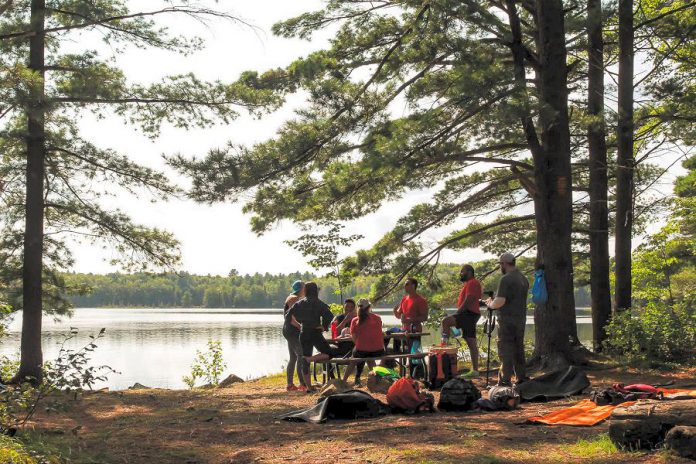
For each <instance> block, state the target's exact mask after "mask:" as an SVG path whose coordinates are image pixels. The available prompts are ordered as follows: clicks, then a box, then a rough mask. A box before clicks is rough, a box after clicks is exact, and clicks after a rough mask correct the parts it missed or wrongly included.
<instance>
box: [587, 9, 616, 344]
mask: <svg viewBox="0 0 696 464" xmlns="http://www.w3.org/2000/svg"><path fill="white" fill-rule="evenodd" d="M587 35H588V49H587V55H588V58H589V68H588V76H587V81H588V82H587V112H588V114H589V115H590V116H591V117H592V118H593V121H592V122H591V123H590V125H589V127H588V129H587V141H588V146H589V158H590V159H589V162H590V294H591V298H592V344H593V347H594V350H595V351H601V350H602V342H603V341H604V339H605V338H606V325H607V324H608V323H609V319H610V318H611V285H610V281H609V208H608V205H607V192H608V190H609V187H608V181H607V144H606V123H605V121H604V40H603V38H602V2H601V0H588V2H587Z"/></svg>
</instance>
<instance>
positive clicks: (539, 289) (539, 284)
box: [532, 269, 549, 305]
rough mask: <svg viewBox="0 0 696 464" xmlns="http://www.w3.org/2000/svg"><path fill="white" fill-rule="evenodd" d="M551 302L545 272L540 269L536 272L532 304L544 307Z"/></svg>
mask: <svg viewBox="0 0 696 464" xmlns="http://www.w3.org/2000/svg"><path fill="white" fill-rule="evenodd" d="M548 300H549V294H548V292H547V291H546V279H544V270H543V269H539V270H537V271H535V272H534V285H532V303H534V304H538V305H542V304H545V303H546V302H547V301H548Z"/></svg>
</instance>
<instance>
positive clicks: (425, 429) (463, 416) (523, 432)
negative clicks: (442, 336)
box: [34, 369, 696, 464]
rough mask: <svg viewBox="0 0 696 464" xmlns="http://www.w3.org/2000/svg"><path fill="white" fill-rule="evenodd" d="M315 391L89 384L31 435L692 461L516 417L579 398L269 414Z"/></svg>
mask: <svg viewBox="0 0 696 464" xmlns="http://www.w3.org/2000/svg"><path fill="white" fill-rule="evenodd" d="M588 376H589V377H590V379H591V381H592V386H593V387H598V386H602V385H610V384H611V383H613V382H617V381H621V382H625V383H632V382H637V381H640V382H647V383H659V382H666V381H668V380H674V381H675V385H676V386H682V385H684V386H686V385H693V384H694V383H695V382H696V369H689V370H684V371H681V372H676V373H675V372H672V373H669V372H655V371H651V372H647V373H646V372H643V373H640V372H637V371H631V370H629V371H626V370H621V371H619V370H618V369H605V370H595V371H588ZM483 383H484V382H483V381H480V385H479V386H481V387H482V386H483ZM375 396H376V397H378V398H379V399H381V400H383V401H386V400H385V398H384V396H383V395H375ZM436 396H437V394H436ZM317 398H318V396H317V395H308V394H306V393H286V392H285V388H284V376H280V375H278V376H272V377H268V378H264V379H259V380H257V381H251V382H246V383H242V384H236V385H234V386H232V387H230V388H224V389H216V390H196V391H171V390H138V391H119V392H108V393H90V394H87V395H85V396H84V398H83V399H82V400H80V401H78V402H75V403H72V404H70V405H69V407H68V408H67V409H66V410H65V411H63V412H60V413H51V414H49V415H46V414H45V413H43V414H41V415H39V417H38V418H37V419H38V420H37V423H36V425H35V432H34V436H35V438H36V439H40V440H44V441H45V442H46V443H49V444H52V445H51V446H55V449H58V450H59V452H60V454H61V455H62V457H63V458H64V459H65V460H67V461H69V462H77V463H86V462H90V463H177V464H181V463H183V464H199V463H200V464H202V463H245V462H249V463H272V462H298V463H318V462H337V463H338V462H350V463H357V462H360V463H362V462H366V463H397V462H409V463H450V462H451V463H455V462H456V463H507V462H512V463H517V462H519V463H535V464H537V463H547V462H548V463H557V462H565V463H570V462H583V463H603V462H625V463H657V462H670V463H671V462H693V461H686V460H684V461H680V460H679V459H678V458H676V457H673V456H670V455H668V454H666V453H665V452H659V451H658V452H651V453H645V452H641V453H628V452H621V451H617V450H616V449H614V448H613V446H612V445H611V443H610V442H609V441H608V439H607V438H606V435H605V434H606V431H607V424H606V422H605V423H602V424H599V425H597V426H594V427H568V426H542V425H527V424H525V423H524V421H525V418H527V417H530V416H535V415H540V414H545V413H547V412H550V411H552V410H553V409H556V408H558V407H559V406H563V405H570V404H574V403H575V402H577V401H578V400H579V399H580V397H574V398H571V399H567V400H562V401H554V402H548V403H524V404H523V405H522V406H521V408H520V409H519V410H517V411H514V412H496V413H490V412H489V413H434V414H427V413H426V414H421V415H414V416H402V415H388V416H384V417H381V418H379V419H374V420H361V421H339V422H336V421H334V422H328V423H326V424H323V425H314V424H304V423H290V422H285V421H279V420H277V419H276V416H277V415H279V414H281V413H284V412H287V411H291V410H294V409H299V408H303V407H307V406H310V405H312V404H314V403H315V402H316V400H317Z"/></svg>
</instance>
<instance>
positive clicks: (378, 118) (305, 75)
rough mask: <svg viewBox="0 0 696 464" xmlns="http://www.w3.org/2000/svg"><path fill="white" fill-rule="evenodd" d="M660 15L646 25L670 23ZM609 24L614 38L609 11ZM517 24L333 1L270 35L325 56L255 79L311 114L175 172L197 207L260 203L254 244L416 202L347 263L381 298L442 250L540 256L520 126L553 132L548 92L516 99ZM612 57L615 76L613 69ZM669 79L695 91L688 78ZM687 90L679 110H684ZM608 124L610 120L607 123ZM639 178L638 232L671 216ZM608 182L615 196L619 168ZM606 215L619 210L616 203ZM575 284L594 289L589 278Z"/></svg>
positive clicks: (579, 25)
mask: <svg viewBox="0 0 696 464" xmlns="http://www.w3.org/2000/svg"><path fill="white" fill-rule="evenodd" d="M684 1H687V0H684ZM656 3H659V5H654V6H653V7H651V9H649V10H650V11H649V12H647V13H646V15H647V17H646V19H647V18H652V19H654V18H655V17H658V16H659V15H660V14H661V13H662V12H663V11H664V9H665V8H666V9H669V8H672V7H671V6H670V5H667V4H666V2H656ZM516 5H519V6H518V7H517V9H518V10H519V15H520V19H521V25H522V31H521V32H522V42H523V44H524V54H525V56H526V58H525V60H524V61H525V63H524V66H525V71H526V73H527V74H532V73H535V72H536V73H538V72H539V69H540V68H539V67H538V63H537V62H536V58H535V57H538V56H539V50H538V49H537V44H538V43H540V42H539V40H538V27H537V24H536V19H535V18H534V15H533V14H532V13H531V12H530V11H529V8H528V6H527V7H524V6H522V5H520V4H516ZM606 11H607V13H608V14H607V22H608V23H611V21H613V20H614V19H615V11H614V9H613V6H612V5H607V7H606ZM641 14H643V12H641ZM507 18H508V11H507V7H506V6H505V5H504V4H503V3H490V2H480V1H466V2H451V1H435V2H385V3H380V4H372V3H365V2H351V1H340V0H337V1H330V2H327V4H326V5H325V7H324V8H322V9H321V10H318V11H312V12H306V13H304V14H301V15H298V16H296V17H294V18H289V19H286V20H284V21H281V22H279V23H278V24H276V25H275V26H274V27H273V31H274V33H275V34H277V35H279V36H281V37H287V38H301V39H308V38H311V37H312V36H313V35H314V34H316V33H318V32H320V31H326V30H330V31H332V32H333V38H332V40H331V41H330V42H329V46H328V47H327V48H326V49H324V50H320V51H316V52H313V53H310V54H309V55H307V56H305V57H302V58H298V59H297V60H295V61H294V62H292V63H291V64H290V65H288V66H287V67H285V68H281V69H272V70H269V71H266V72H263V73H259V72H250V73H248V75H247V78H253V81H254V82H255V83H256V85H259V86H262V87H263V88H266V89H274V90H275V91H276V92H277V94H278V95H282V96H283V97H285V96H286V95H287V94H289V93H300V92H303V93H304V94H306V95H307V96H308V98H307V103H306V105H305V106H304V107H303V108H302V110H301V111H298V112H297V114H296V117H295V118H293V119H291V120H288V121H286V122H285V124H284V125H283V126H282V127H281V128H280V129H279V130H278V131H277V133H276V134H275V136H274V137H273V138H270V139H268V140H266V141H264V142H261V143H258V144H255V145H253V146H249V147H238V146H233V145H230V146H229V147H227V148H226V149H224V150H214V151H212V152H210V153H209V154H208V155H207V156H206V157H204V158H202V159H193V160H191V159H183V158H181V157H179V158H176V159H173V160H171V164H172V165H173V166H174V167H175V168H177V169H178V170H179V171H181V172H183V173H185V174H187V175H189V176H190V177H191V178H192V180H193V187H192V189H191V191H190V194H191V196H193V197H194V198H196V199H198V200H200V201H205V202H211V201H235V200H236V199H237V198H242V197H245V196H244V195H242V193H244V192H249V191H251V192H252V193H253V195H254V198H253V200H252V201H251V202H249V203H247V204H246V205H245V207H244V210H245V212H248V213H252V214H253V217H252V219H251V223H252V227H253V229H254V230H255V231H257V232H259V233H263V232H265V231H267V230H269V229H270V228H271V227H273V226H274V225H275V224H277V223H278V221H281V220H283V219H286V220H290V221H292V222H293V223H296V224H297V223H299V224H307V225H309V226H312V225H313V224H315V223H316V222H320V221H350V220H354V221H358V220H363V218H365V216H366V215H368V214H369V213H373V212H376V211H378V210H380V208H384V207H385V205H388V204H389V203H390V202H393V201H395V200H399V199H403V198H405V197H406V196H407V195H412V197H414V196H416V195H417V196H418V197H419V198H422V200H419V201H418V202H417V203H416V204H413V205H411V208H410V211H408V212H407V213H406V214H405V215H403V217H401V218H400V219H398V220H397V221H396V223H395V224H393V226H392V229H391V230H389V231H388V232H387V233H385V234H384V236H383V237H382V238H381V239H380V240H378V241H377V242H376V243H374V244H373V245H372V246H371V247H370V248H368V249H366V250H360V251H358V252H357V253H356V254H355V256H353V257H350V258H347V259H345V260H344V261H343V266H342V267H343V270H344V272H345V273H347V274H348V275H375V276H379V280H378V281H377V282H376V284H375V288H374V291H373V294H374V295H378V296H384V295H387V294H390V293H392V292H394V290H396V289H397V288H398V285H399V282H400V280H401V279H402V278H403V277H405V276H406V275H408V274H417V275H421V276H424V277H425V279H426V280H427V279H429V278H430V277H431V276H434V275H435V274H434V273H432V272H430V271H431V268H432V266H433V265H434V263H436V262H437V261H438V259H439V258H440V256H441V253H442V252H445V251H447V250H465V249H467V248H479V249H483V250H485V251H488V252H491V253H494V254H499V253H501V252H502V251H512V252H516V253H517V254H522V255H525V254H531V253H533V252H534V248H535V244H536V230H535V227H536V224H535V221H534V215H533V214H531V211H530V209H531V208H533V204H534V194H533V190H534V182H535V180H534V165H533V159H531V158H532V157H530V151H529V148H530V147H529V145H528V140H527V138H526V137H525V132H524V130H523V128H522V125H521V124H520V121H521V116H522V115H523V114H524V113H525V112H526V111H527V109H529V108H534V111H533V112H534V113H535V114H534V118H533V119H534V121H535V122H536V121H537V119H543V118H537V117H536V116H537V115H538V113H541V112H543V111H544V108H539V106H538V103H539V89H538V87H537V86H538V85H539V82H540V81H541V80H540V79H534V80H530V81H529V83H528V85H527V89H526V92H519V91H518V90H519V89H518V88H517V87H516V84H515V79H514V72H515V71H514V68H513V66H512V61H513V60H512V59H511V47H510V46H509V41H510V37H511V27H510V24H509V22H508V20H507ZM658 19H659V18H658ZM658 26H659V27H660V28H661V29H660V30H661V31H663V32H664V33H665V34H666V35H665V37H667V35H669V36H670V37H673V36H674V34H672V33H671V32H676V31H677V29H676V28H675V27H671V28H670V31H671V32H669V31H667V29H665V26H664V24H663V22H662V21H660V20H655V21H653V22H651V23H650V27H651V28H657V27H658ZM646 27H647V26H646ZM585 28H586V17H585V15H584V9H582V8H581V9H575V10H573V12H572V13H571V12H570V10H568V13H567V14H566V15H565V30H566V34H567V38H568V40H567V44H568V45H567V46H568V56H569V61H570V62H569V66H568V81H569V83H570V84H569V85H572V86H573V88H572V89H568V92H569V93H570V94H572V95H573V99H572V100H571V101H570V102H569V105H570V117H571V121H570V126H571V131H570V132H571V138H572V140H571V145H572V147H573V148H572V150H573V152H572V157H573V159H572V166H573V173H572V178H573V189H574V191H575V192H577V194H576V195H574V197H573V200H574V204H573V217H574V221H575V223H574V226H573V230H574V233H573V250H574V253H575V263H576V264H579V263H582V262H583V261H584V260H586V257H587V253H588V249H589V239H588V237H589V226H588V220H589V214H588V213H589V198H588V196H587V195H585V194H584V192H586V190H587V187H588V183H589V170H588V167H587V150H586V145H587V139H586V129H587V127H588V126H589V125H590V124H593V123H596V121H594V120H592V118H588V117H587V114H586V102H585V101H583V98H584V95H585V92H583V91H582V89H584V86H585V85H586V79H587V68H586V60H585V59H583V58H582V57H583V56H585V54H586V46H587V43H586V38H585ZM608 33H609V34H611V33H612V32H611V31H608ZM670 34H671V35H670ZM611 42H612V40H611V39H609V40H607V43H608V45H607V52H608V53H607V55H608V57H607V59H608V62H607V65H608V66H610V65H613V64H615V63H614V60H615V58H614V54H615V53H614V49H613V48H612V47H613V46H612V45H609V44H610V43H611ZM646 49H650V47H649V46H648V45H647V44H646ZM668 61H669V60H668ZM669 62H670V63H671V61H669ZM666 63H667V62H663V61H659V60H656V68H657V71H659V72H662V71H663V70H665V69H667V68H668V67H669V68H670V69H671V65H670V66H667V64H666ZM675 76H678V78H679V79H682V80H684V79H687V80H688V79H690V78H689V74H688V73H687V72H684V71H683V70H680V72H678V73H675ZM646 82H647V81H646ZM678 88H679V87H678V86H675V87H674V92H672V93H671V94H669V95H670V98H671V97H675V98H676V97H679V96H678V95H677V94H676V90H677V89H678ZM639 91H640V90H639ZM679 98H680V101H682V100H683V99H681V97H679ZM397 107H398V108H399V110H398V111H395V109H396V108H397ZM613 117H614V115H612V114H607V115H606V118H607V120H608V122H609V123H613V122H614V121H613ZM673 120H675V121H676V119H674V118H673ZM687 121H688V120H687ZM536 130H537V131H539V128H538V127H537V128H536ZM659 132H660V131H659V130H656V131H655V132H654V133H653V132H650V131H647V133H646V135H645V139H644V140H643V143H640V144H637V146H636V148H637V150H638V152H639V153H638V155H637V158H640V156H641V155H642V154H643V153H650V152H649V150H651V148H652V145H651V144H652V143H653V142H655V141H656V140H658V139H659V138H660V137H661V134H659ZM672 135H673V138H670V139H669V140H667V141H664V143H665V144H666V145H669V144H676V143H678V142H677V140H678V139H679V137H678V133H677V132H673V134H672ZM635 169H636V176H635V181H636V192H637V195H636V198H635V201H636V209H637V210H638V211H639V213H638V214H637V215H636V227H635V229H636V231H637V232H640V231H641V230H643V228H644V227H645V225H646V224H648V223H649V222H650V220H651V218H653V217H655V215H657V214H659V212H660V211H661V208H662V207H663V206H664V205H663V203H662V202H661V201H659V199H658V198H655V197H654V196H653V195H651V194H650V188H649V187H650V186H651V185H653V183H654V182H655V181H657V180H658V179H659V177H660V176H661V175H663V174H664V172H663V170H661V169H656V168H655V166H651V165H650V164H648V163H647V162H646V161H645V160H642V162H641V163H639V164H638V165H637V166H636V168H635ZM609 181H610V183H614V182H615V158H614V157H613V155H612V154H611V153H610V165H609ZM609 188H610V189H611V188H612V185H610V186H609ZM414 194H415V195H414ZM245 198H246V197H245ZM610 202H611V204H610V205H609V206H610V208H613V198H612V197H611V196H610ZM433 236H435V237H444V238H440V239H437V240H433V238H432V237H433ZM576 278H577V279H578V280H583V281H585V282H586V281H587V280H588V276H587V273H585V274H583V275H580V274H577V275H576ZM433 284H434V285H437V284H438V283H437V282H433Z"/></svg>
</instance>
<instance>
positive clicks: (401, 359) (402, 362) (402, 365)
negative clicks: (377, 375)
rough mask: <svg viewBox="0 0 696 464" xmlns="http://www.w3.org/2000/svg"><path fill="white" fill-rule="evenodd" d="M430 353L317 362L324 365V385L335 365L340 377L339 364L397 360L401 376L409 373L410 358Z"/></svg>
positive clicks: (347, 364) (421, 357) (426, 374)
mask: <svg viewBox="0 0 696 464" xmlns="http://www.w3.org/2000/svg"><path fill="white" fill-rule="evenodd" d="M426 356H428V353H395V354H385V355H384V356H377V357H372V358H331V359H326V360H324V361H317V362H315V365H316V364H321V365H322V373H321V376H322V382H321V383H322V385H325V384H326V382H327V381H328V379H329V369H330V368H331V367H333V366H335V367H336V369H335V371H336V374H337V375H338V376H339V377H340V370H339V368H338V366H349V365H351V364H353V363H356V364H357V363H359V362H366V361H375V362H376V361H390V360H393V361H396V363H397V364H398V365H399V371H400V373H401V376H402V377H403V376H405V375H406V374H407V373H408V369H407V365H406V364H407V361H408V360H410V359H425V357H426ZM423 368H424V376H425V378H427V377H428V372H427V366H426V363H423Z"/></svg>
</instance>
